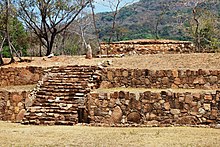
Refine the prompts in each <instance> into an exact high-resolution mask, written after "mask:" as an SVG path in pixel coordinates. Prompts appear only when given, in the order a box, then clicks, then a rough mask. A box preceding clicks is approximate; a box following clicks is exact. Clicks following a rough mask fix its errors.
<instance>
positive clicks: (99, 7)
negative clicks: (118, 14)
mask: <svg viewBox="0 0 220 147" xmlns="http://www.w3.org/2000/svg"><path fill="white" fill-rule="evenodd" d="M107 1H108V0H107ZM107 1H106V0H95V12H96V13H99V12H108V11H111V9H110V7H109V3H108V2H107ZM111 1H112V2H114V1H117V0H111ZM137 1H138V0H122V2H121V6H124V5H125V4H126V3H129V4H132V2H137Z"/></svg>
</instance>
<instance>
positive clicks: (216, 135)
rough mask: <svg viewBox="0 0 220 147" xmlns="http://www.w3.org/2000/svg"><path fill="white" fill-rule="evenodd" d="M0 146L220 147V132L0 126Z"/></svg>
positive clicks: (169, 129) (198, 129)
mask: <svg viewBox="0 0 220 147" xmlns="http://www.w3.org/2000/svg"><path fill="white" fill-rule="evenodd" d="M0 146H1V147H4V146H7V147H8V146H80V147H81V146H82V147H84V146H85V147H87V146H92V147H96V146H97V147H103V146H106V147H116V146H125V147H129V146H131V147H136V146H140V147H143V146H163V147H164V146H169V147H170V146H181V147H182V146H200V147H203V146H204V147H207V146H210V147H213V146H216V147H217V146H220V130H218V129H210V128H189V127H167V128H110V127H107V128H104V127H88V126H23V125H20V124H12V123H6V122H0Z"/></svg>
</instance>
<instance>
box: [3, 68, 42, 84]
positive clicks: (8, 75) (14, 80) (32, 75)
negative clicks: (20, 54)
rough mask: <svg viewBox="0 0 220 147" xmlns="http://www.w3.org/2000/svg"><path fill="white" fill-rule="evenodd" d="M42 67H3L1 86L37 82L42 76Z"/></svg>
mask: <svg viewBox="0 0 220 147" xmlns="http://www.w3.org/2000/svg"><path fill="white" fill-rule="evenodd" d="M43 70H44V69H43V68H41V67H33V66H29V67H8V68H5V67H1V68H0V87H4V86H14V85H30V84H36V83H37V82H38V81H39V80H40V79H41V77H42V74H43Z"/></svg>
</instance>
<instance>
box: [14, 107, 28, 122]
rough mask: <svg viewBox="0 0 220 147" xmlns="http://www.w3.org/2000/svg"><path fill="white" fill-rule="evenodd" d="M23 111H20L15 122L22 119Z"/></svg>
mask: <svg viewBox="0 0 220 147" xmlns="http://www.w3.org/2000/svg"><path fill="white" fill-rule="evenodd" d="M25 112H26V111H25V109H22V110H21V111H20V112H19V113H18V114H17V116H16V122H21V121H22V120H23V118H24V114H25Z"/></svg>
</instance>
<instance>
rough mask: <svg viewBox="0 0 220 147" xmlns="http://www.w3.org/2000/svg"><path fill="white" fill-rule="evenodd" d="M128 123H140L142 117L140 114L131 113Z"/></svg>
mask: <svg viewBox="0 0 220 147" xmlns="http://www.w3.org/2000/svg"><path fill="white" fill-rule="evenodd" d="M127 120H128V122H133V123H140V122H141V115H140V113H138V112H131V113H130V114H128V116H127Z"/></svg>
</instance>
